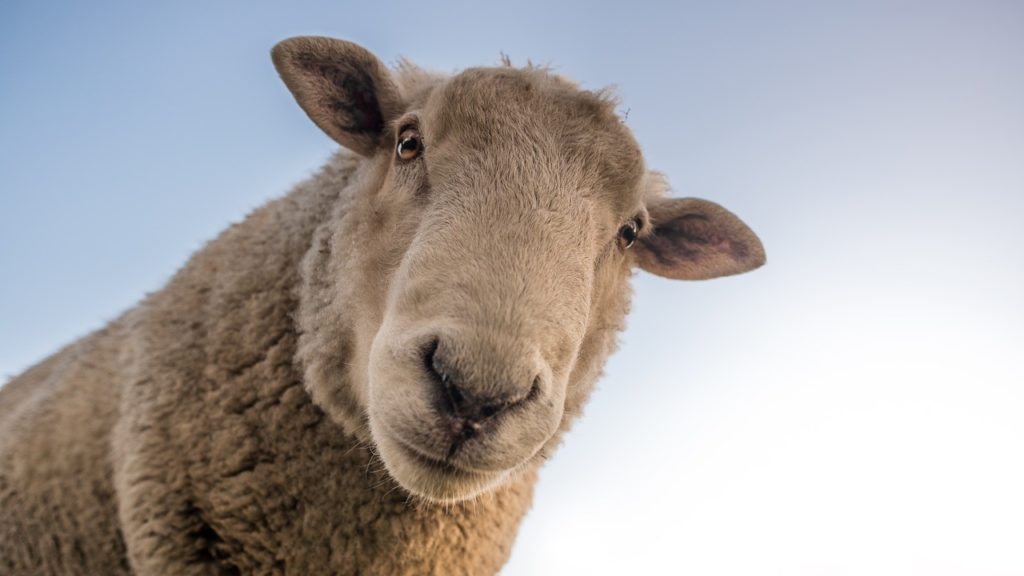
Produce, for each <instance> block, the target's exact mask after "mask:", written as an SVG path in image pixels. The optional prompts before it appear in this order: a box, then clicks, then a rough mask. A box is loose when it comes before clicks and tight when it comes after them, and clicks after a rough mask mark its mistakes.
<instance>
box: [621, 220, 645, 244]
mask: <svg viewBox="0 0 1024 576" xmlns="http://www.w3.org/2000/svg"><path fill="white" fill-rule="evenodd" d="M639 232H640V223H639V222H637V221H636V220H635V219H634V220H632V221H630V222H629V224H626V225H625V226H623V227H622V228H619V242H620V243H621V244H622V247H623V248H629V247H630V246H632V245H633V243H634V242H636V237H637V234H639Z"/></svg>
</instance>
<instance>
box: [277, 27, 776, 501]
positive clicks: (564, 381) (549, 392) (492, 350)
mask: <svg viewBox="0 0 1024 576" xmlns="http://www.w3.org/2000/svg"><path fill="white" fill-rule="evenodd" d="M272 55H273V59H274V63H275V65H276V67H277V69H278V71H279V73H280V74H281V77H282V79H283V80H284V82H285V84H286V85H287V86H288V88H289V89H290V90H291V91H292V93H293V95H294V96H295V98H296V100H297V101H298V103H299V105H300V106H301V107H302V108H303V110H305V112H306V113H307V114H308V115H309V117H310V118H311V119H312V120H313V121H314V122H315V123H316V124H317V126H319V127H320V128H321V129H322V130H323V131H324V132H326V133H327V134H328V135H329V136H330V137H331V138H333V139H334V140H336V141H337V142H338V143H340V144H341V145H342V146H345V147H347V148H349V149H350V150H352V151H353V152H355V153H357V154H358V155H360V156H361V157H363V160H362V162H361V169H360V171H359V172H358V174H357V182H356V183H355V184H353V186H356V187H357V190H356V191H355V192H354V193H353V194H354V197H352V198H349V199H348V200H347V202H348V204H347V208H346V209H345V211H344V214H342V215H340V216H339V217H338V218H337V219H336V221H332V223H331V224H330V225H329V227H331V229H330V230H327V231H325V232H324V234H326V235H327V236H325V237H324V238H322V239H321V242H320V243H319V246H320V247H319V248H318V244H317V243H316V241H315V242H314V247H313V249H312V250H311V253H312V254H311V255H310V256H307V260H308V262H307V263H306V269H307V275H315V276H317V280H316V281H313V282H312V283H313V284H316V285H317V286H319V288H318V290H320V292H318V293H317V294H314V295H306V296H305V298H306V299H307V300H310V301H312V300H316V301H317V302H319V303H318V304H314V303H311V302H307V301H304V302H303V303H302V306H303V308H304V309H305V310H306V311H305V312H304V313H303V317H304V318H306V320H305V321H304V325H303V326H302V327H303V330H304V331H305V333H304V334H303V339H305V341H306V345H304V346H302V347H300V359H301V360H302V361H303V362H304V363H305V364H306V375H307V383H306V384H307V386H308V387H309V388H310V390H311V392H312V395H313V397H314V399H316V401H317V402H318V403H319V404H320V405H321V406H322V407H323V408H324V409H325V410H326V411H327V412H328V413H329V414H331V415H332V417H334V418H335V419H336V420H338V421H339V422H341V423H342V424H343V425H345V426H346V427H347V428H348V429H349V430H351V431H353V432H354V433H355V434H357V435H361V436H362V437H363V438H364V439H365V440H367V441H369V442H370V443H372V445H373V446H374V447H375V449H376V451H377V452H378V454H379V456H380V458H381V459H382V460H383V462H384V464H385V465H386V467H387V470H388V472H389V473H390V475H391V476H392V477H393V478H394V479H395V480H396V481H397V482H398V483H399V484H400V485H401V486H403V487H404V488H405V489H406V490H408V491H409V492H411V493H413V494H415V495H419V496H422V497H424V498H426V499H428V500H434V501H458V500H463V499H467V498H472V497H474V496H475V495H478V494H480V493H482V492H485V491H487V490H490V489H494V488H496V487H498V486H500V485H501V484H503V483H504V482H506V481H507V480H508V479H510V478H512V477H513V476H514V475H515V474H517V473H518V472H520V471H523V470H525V469H527V468H529V467H531V466H534V465H536V464H537V463H538V462H540V461H541V460H543V458H545V457H546V456H547V455H549V454H550V452H551V450H552V449H553V448H554V446H555V445H556V444H557V441H558V439H559V437H560V436H561V433H562V432H563V431H564V430H565V429H566V428H567V427H568V425H569V423H570V422H571V421H572V419H573V418H574V417H575V416H576V415H578V414H579V413H580V411H581V409H582V405H583V403H584V402H585V400H586V398H587V397H588V396H589V393H590V391H591V389H592V387H593V384H594V382H595V380H596V379H597V377H598V376H599V374H600V372H601V368H602V366H603V364H604V362H605V360H606V358H607V356H608V354H609V353H610V352H611V351H612V349H613V347H614V340H615V334H616V333H617V332H618V331H619V330H620V329H621V328H622V326H623V322H624V318H625V315H626V312H627V310H628V307H629V298H630V289H629V278H630V275H631V272H632V270H633V269H634V268H636V267H639V268H642V269H644V270H647V271H649V272H652V273H654V274H657V275H660V276H664V277H667V278H675V279H706V278H713V277H716V276H722V275H727V274H737V273H741V272H745V271H748V270H751V269H753V268H756V267H758V266H760V265H761V264H762V263H763V262H764V250H763V248H762V246H761V243H760V241H759V240H758V238H757V236H755V235H754V233H753V232H751V230H750V229H749V228H748V227H747V226H746V225H745V224H744V223H743V222H741V221H740V220H739V219H738V218H737V217H735V216H734V215H732V214H731V213H729V212H728V211H726V210H725V209H723V208H721V207H720V206H718V205H716V204H713V203H711V202H708V201H706V200H700V199H695V198H686V199H671V198H668V197H666V194H665V190H666V186H665V184H664V181H663V179H662V178H661V177H660V176H658V175H657V174H655V173H651V172H648V171H647V170H646V168H645V166H644V161H643V157H642V155H641V152H640V149H639V147H638V145H637V143H636V142H635V140H634V139H633V137H632V135H631V133H630V131H629V129H628V128H627V127H626V126H625V125H624V124H623V122H622V121H621V119H620V118H619V117H618V116H617V115H616V114H615V112H614V105H613V102H612V101H611V100H610V99H609V98H608V97H607V95H605V94H602V93H594V92H589V91H584V90H581V89H579V88H578V87H577V86H576V85H575V84H573V83H572V82H570V81H568V80H566V79H564V78H561V77H559V76H556V75H554V74H551V73H550V72H548V71H547V70H544V69H540V68H534V67H528V68H525V69H518V68H513V67H510V66H502V67H496V68H473V69H468V70H465V71H463V72H461V73H459V74H456V75H454V76H451V77H440V76H432V75H429V74H426V73H424V72H422V71H419V70H418V69H415V68H412V67H410V66H408V65H406V66H404V67H403V69H402V70H399V71H398V72H397V73H393V72H391V71H390V70H389V69H388V68H387V67H386V66H384V65H383V64H382V63H381V62H380V61H379V60H378V59H377V58H376V57H375V56H373V55H372V54H371V53H369V52H368V51H366V50H365V49H363V48H361V47H359V46H357V45H355V44H351V43H348V42H344V41H341V40H334V39H328V38H310V37H304V38H293V39H290V40H286V41H284V42H282V43H280V44H278V45H277V46H276V47H275V48H274V50H273V54H272ZM324 303H330V304H324Z"/></svg>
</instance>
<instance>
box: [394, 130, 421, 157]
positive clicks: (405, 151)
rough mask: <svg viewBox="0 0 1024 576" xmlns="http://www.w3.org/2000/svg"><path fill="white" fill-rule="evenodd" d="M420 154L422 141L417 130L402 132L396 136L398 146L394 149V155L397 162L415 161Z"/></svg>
mask: <svg viewBox="0 0 1024 576" xmlns="http://www.w3.org/2000/svg"><path fill="white" fill-rule="evenodd" d="M422 153H423V139H422V137H421V136H420V132H419V130H417V129H415V128H406V129H405V130H402V133H401V134H399V135H398V146H397V147H396V148H395V154H396V155H397V156H398V158H399V160H402V161H405V162H408V161H409V160H414V159H416V158H417V157H418V156H419V155H420V154H422Z"/></svg>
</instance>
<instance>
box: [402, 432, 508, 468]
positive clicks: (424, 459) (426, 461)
mask: <svg viewBox="0 0 1024 576" xmlns="http://www.w3.org/2000/svg"><path fill="white" fill-rule="evenodd" d="M392 438H394V441H395V444H396V445H397V446H398V447H399V449H401V451H402V454H403V455H404V456H405V457H406V458H408V459H409V460H412V461H413V462H416V463H417V464H419V465H420V466H423V467H425V468H428V469H431V470H434V471H437V472H440V473H443V474H448V475H454V476H485V475H488V474H493V473H494V472H490V471H486V472H485V471H481V470H471V469H466V468H464V467H461V466H457V465H455V464H454V463H452V462H449V461H447V460H442V459H441V458H436V457H434V456H429V455H427V454H424V453H423V452H422V451H420V450H418V449H416V448H414V447H412V446H410V445H409V444H408V443H406V442H405V441H404V440H402V439H400V438H398V437H397V435H393V436H392Z"/></svg>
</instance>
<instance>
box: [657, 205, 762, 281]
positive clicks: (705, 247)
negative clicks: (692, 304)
mask: <svg viewBox="0 0 1024 576" xmlns="http://www.w3.org/2000/svg"><path fill="white" fill-rule="evenodd" d="M658 208H661V209H662V214H661V215H662V216H663V217H664V219H658V218H655V223H656V224H655V227H654V230H653V231H652V233H651V234H650V235H648V236H646V237H645V238H643V239H642V246H641V247H640V249H639V250H638V251H637V263H638V264H639V265H640V267H642V268H643V269H645V270H647V271H648V272H651V273H654V274H658V275H660V276H665V277H668V278H676V279H681V280H699V279H707V278H715V277H717V276H725V275H729V274H738V273H741V272H746V271H748V270H752V269H754V268H757V267H758V266H760V265H761V264H763V263H764V255H763V249H761V244H760V241H759V240H758V239H757V236H756V235H754V233H753V232H752V231H751V230H750V229H749V228H748V227H747V226H746V225H745V224H744V223H743V222H742V221H741V220H740V219H739V218H736V216H734V215H733V214H732V213H730V212H729V211H727V210H725V209H724V208H722V207H720V206H718V205H717V204H714V203H711V202H708V201H706V200H699V199H695V198H693V199H690V198H687V199H678V200H669V201H667V202H666V203H665V204H662V206H659V207H657V208H655V210H658Z"/></svg>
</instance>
